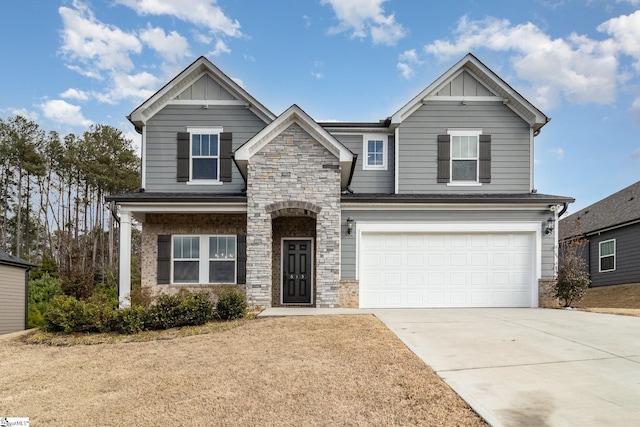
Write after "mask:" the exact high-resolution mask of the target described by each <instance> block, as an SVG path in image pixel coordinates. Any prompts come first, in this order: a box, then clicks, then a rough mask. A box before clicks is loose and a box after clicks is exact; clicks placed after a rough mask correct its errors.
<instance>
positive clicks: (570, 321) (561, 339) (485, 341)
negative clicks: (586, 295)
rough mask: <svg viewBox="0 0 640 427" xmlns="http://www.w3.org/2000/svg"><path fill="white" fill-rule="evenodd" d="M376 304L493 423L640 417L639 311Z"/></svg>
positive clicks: (592, 422)
mask: <svg viewBox="0 0 640 427" xmlns="http://www.w3.org/2000/svg"><path fill="white" fill-rule="evenodd" d="M372 311H373V312H374V314H375V315H376V316H377V317H378V318H379V319H380V320H382V321H383V322H384V323H385V324H386V325H387V326H388V327H389V329H391V330H392V331H393V332H395V333H396V334H397V335H398V337H400V339H401V340H402V341H404V343H405V344H406V345H407V346H408V347H409V348H410V349H411V350H412V351H413V352H414V353H416V354H417V355H418V356H419V357H420V358H422V359H423V360H424V361H425V362H426V363H427V364H429V365H430V366H431V367H432V368H433V369H434V370H435V371H436V372H437V373H438V374H439V375H440V377H442V378H443V379H444V380H445V381H446V382H447V384H449V385H450V386H451V387H452V388H453V389H454V390H455V391H456V392H457V393H458V394H459V395H460V396H462V398H463V399H464V400H466V401H467V402H468V403H469V404H470V405H471V406H472V407H473V408H474V409H475V410H476V411H477V412H478V413H479V414H480V415H481V416H482V417H483V418H484V419H485V420H487V421H488V422H489V423H490V424H492V425H494V426H604V425H607V426H627V425H637V424H638V423H639V422H640V317H628V316H615V315H608V314H596V313H587V312H580V311H568V310H545V309H508V308H507V309H431V310H418V309H415V310H372Z"/></svg>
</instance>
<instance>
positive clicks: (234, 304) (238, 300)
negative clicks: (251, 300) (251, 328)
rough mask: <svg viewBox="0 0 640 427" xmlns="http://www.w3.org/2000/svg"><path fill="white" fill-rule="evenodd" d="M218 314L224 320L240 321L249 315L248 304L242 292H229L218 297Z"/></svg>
mask: <svg viewBox="0 0 640 427" xmlns="http://www.w3.org/2000/svg"><path fill="white" fill-rule="evenodd" d="M216 312H217V315H218V317H219V318H220V319H222V320H232V319H239V318H241V317H244V315H245V314H246V313H247V303H246V302H245V300H244V297H243V296H242V294H240V292H238V291H236V290H227V291H224V292H221V293H220V294H219V295H218V302H216Z"/></svg>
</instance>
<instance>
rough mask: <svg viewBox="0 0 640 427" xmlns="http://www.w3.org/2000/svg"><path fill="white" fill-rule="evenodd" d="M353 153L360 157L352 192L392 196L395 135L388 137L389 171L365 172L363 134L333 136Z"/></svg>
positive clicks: (374, 170) (370, 170)
mask: <svg viewBox="0 0 640 427" xmlns="http://www.w3.org/2000/svg"><path fill="white" fill-rule="evenodd" d="M333 136H334V137H335V138H336V139H337V140H338V141H340V142H341V143H342V144H343V145H344V146H345V147H347V148H348V149H349V150H351V152H352V153H354V154H357V155H358V160H357V164H356V168H355V170H354V172H353V178H352V179H351V187H350V188H351V190H353V191H354V192H355V193H378V194H392V193H393V190H394V185H395V182H394V168H395V143H394V137H393V135H388V136H387V169H386V170H378V169H369V170H364V162H365V161H366V159H365V153H364V152H363V150H364V145H363V144H364V140H363V138H364V135H363V134H335V135H333Z"/></svg>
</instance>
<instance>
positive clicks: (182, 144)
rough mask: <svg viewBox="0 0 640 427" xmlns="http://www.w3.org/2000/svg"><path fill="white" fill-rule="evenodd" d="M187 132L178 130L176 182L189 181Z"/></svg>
mask: <svg viewBox="0 0 640 427" xmlns="http://www.w3.org/2000/svg"><path fill="white" fill-rule="evenodd" d="M189 151H190V150H189V132H178V182H187V181H189Z"/></svg>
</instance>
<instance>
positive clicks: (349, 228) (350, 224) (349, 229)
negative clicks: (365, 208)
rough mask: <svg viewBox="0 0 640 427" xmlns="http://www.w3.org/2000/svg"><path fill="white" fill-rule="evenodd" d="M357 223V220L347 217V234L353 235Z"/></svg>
mask: <svg viewBox="0 0 640 427" xmlns="http://www.w3.org/2000/svg"><path fill="white" fill-rule="evenodd" d="M354 222H355V219H353V218H352V217H350V216H349V217H347V234H349V235H350V234H351V233H353V223H354Z"/></svg>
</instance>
